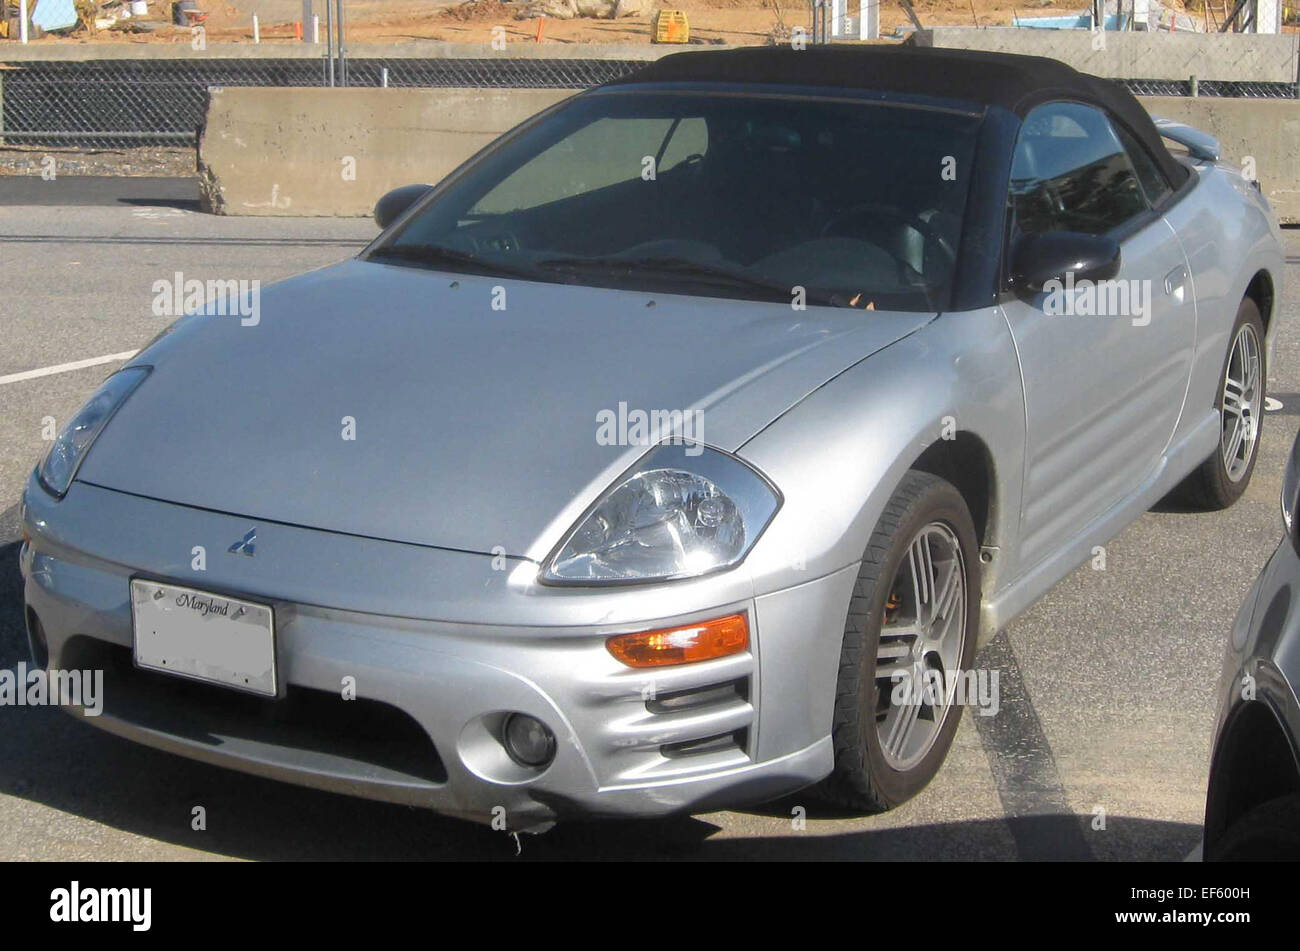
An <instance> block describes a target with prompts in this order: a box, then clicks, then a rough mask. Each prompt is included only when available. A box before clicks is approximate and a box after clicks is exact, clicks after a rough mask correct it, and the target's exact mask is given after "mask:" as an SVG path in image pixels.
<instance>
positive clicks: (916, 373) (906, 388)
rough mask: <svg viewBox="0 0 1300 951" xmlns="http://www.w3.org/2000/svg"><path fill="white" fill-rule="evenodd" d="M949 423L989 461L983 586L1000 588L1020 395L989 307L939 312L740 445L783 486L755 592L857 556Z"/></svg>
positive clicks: (754, 556)
mask: <svg viewBox="0 0 1300 951" xmlns="http://www.w3.org/2000/svg"><path fill="white" fill-rule="evenodd" d="M864 319H868V320H869V319H870V317H869V316H865V315H864ZM954 429H955V431H958V432H963V433H967V434H970V435H973V436H975V437H976V438H978V439H979V440H980V441H981V442H982V443H983V444H984V446H985V447H986V449H987V451H988V455H989V458H991V460H992V463H993V472H992V473H991V479H990V482H991V495H992V498H991V499H990V500H989V501H990V503H991V504H990V506H989V511H990V521H989V525H988V528H987V531H986V532H985V538H984V540H983V544H984V545H985V546H986V547H993V548H996V549H997V551H996V553H995V555H994V557H993V559H992V561H991V562H990V563H988V564H987V565H986V566H985V568H984V585H983V588H984V592H985V594H986V596H987V594H988V593H989V592H991V591H993V590H996V588H997V586H998V584H999V579H1000V578H1002V577H1004V576H1009V575H1010V573H1011V572H1010V569H1011V568H1013V567H1014V559H1015V554H1016V536H1017V530H1018V521H1019V512H1020V493H1021V483H1022V481H1023V474H1024V473H1023V458H1024V439H1025V406H1024V392H1023V388H1022V385H1021V378H1020V369H1019V365H1018V363H1017V360H1016V353H1015V346H1014V344H1013V342H1012V339H1011V334H1010V331H1009V329H1008V328H1007V325H1006V321H1005V318H1004V317H1003V316H1002V314H1001V312H1000V311H999V310H998V309H997V308H993V307H990V308H985V309H980V310H975V311H967V312H964V313H953V314H946V315H943V316H942V317H940V318H939V319H937V320H935V321H932V322H931V323H929V324H927V325H926V326H925V327H923V328H921V329H920V330H918V331H916V332H915V333H913V334H911V335H909V336H907V337H905V338H903V339H902V340H899V341H897V342H895V343H894V344H892V345H890V346H888V347H886V348H885V349H884V350H881V351H880V352H878V353H876V354H875V355H874V356H872V357H870V358H868V359H867V360H864V361H862V362H861V363H858V364H856V365H854V366H853V367H851V368H850V369H849V370H847V371H845V372H844V373H841V374H840V375H839V376H837V377H835V378H834V379H832V380H831V381H829V382H828V383H826V384H825V385H823V386H822V387H820V388H818V389H817V390H815V391H814V392H813V393H811V394H809V395H808V396H807V397H806V398H805V399H803V400H802V401H801V402H800V403H798V404H797V405H795V406H794V407H793V408H791V409H790V410H788V411H787V412H786V413H785V414H784V415H782V416H781V417H780V418H779V419H778V420H776V421H775V422H774V423H773V424H771V425H770V426H768V427H767V428H766V429H764V430H763V431H762V432H761V433H759V434H758V435H756V436H754V437H753V438H752V439H750V440H749V441H748V442H747V443H746V444H745V445H744V446H743V447H742V448H741V450H740V454H741V455H743V456H744V457H745V458H747V459H749V460H750V461H751V462H753V463H754V464H755V465H757V466H758V467H759V468H760V469H761V470H762V471H763V472H765V473H766V474H767V475H768V476H769V477H770V478H771V479H772V480H773V481H774V482H775V483H776V484H777V485H778V486H779V487H780V488H781V491H782V492H783V493H784V495H785V504H784V506H783V507H782V509H781V511H780V512H779V513H778V514H777V516H776V518H775V519H773V521H772V524H771V525H770V526H769V527H768V529H767V532H766V533H765V534H764V536H763V539H762V540H761V542H760V543H759V544H758V545H757V546H756V547H755V549H754V551H753V552H751V553H750V556H749V559H748V566H749V569H750V571H751V574H752V576H753V578H754V583H755V593H756V594H759V595H761V594H762V593H764V592H766V591H774V590H779V589H780V588H783V587H788V586H789V585H790V584H792V583H797V581H798V580H799V579H800V578H801V577H802V578H803V579H805V580H806V579H812V578H816V577H820V576H822V575H827V574H830V573H831V572H834V571H836V570H838V569H840V568H843V567H845V566H847V565H851V564H856V563H857V562H859V561H861V559H862V554H863V552H864V551H865V549H866V546H867V542H868V541H869V540H870V538H871V533H872V531H873V530H874V529H875V526H876V523H877V521H878V520H879V518H880V514H881V511H882V510H883V508H884V506H885V504H886V502H887V501H888V500H889V498H890V496H891V495H892V494H893V492H894V490H895V489H896V488H897V486H898V484H899V482H900V481H901V480H902V478H903V475H904V474H905V473H906V472H907V471H908V469H909V468H911V467H912V465H913V463H915V461H916V460H917V458H918V457H919V456H920V455H921V453H922V452H924V451H925V450H926V448H927V447H929V446H931V445H932V444H934V443H936V442H938V441H940V440H942V439H943V438H944V436H945V435H946V434H947V435H948V436H949V438H951V434H952V433H953V431H954Z"/></svg>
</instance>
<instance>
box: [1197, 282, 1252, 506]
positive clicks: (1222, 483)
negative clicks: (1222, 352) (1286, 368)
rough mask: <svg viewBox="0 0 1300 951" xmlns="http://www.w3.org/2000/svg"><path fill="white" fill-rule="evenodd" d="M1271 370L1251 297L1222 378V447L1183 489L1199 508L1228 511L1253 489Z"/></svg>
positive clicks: (1235, 330)
mask: <svg viewBox="0 0 1300 951" xmlns="http://www.w3.org/2000/svg"><path fill="white" fill-rule="evenodd" d="M1267 380H1268V367H1267V365H1266V363H1265V358H1264V322H1263V320H1262V319H1261V318H1260V316H1259V308H1258V307H1257V306H1256V305H1255V302H1254V301H1253V300H1251V299H1250V298H1249V297H1247V298H1246V299H1244V300H1243V301H1242V302H1241V306H1240V307H1238V308H1237V320H1236V323H1235V324H1233V327H1232V336H1231V338H1230V343H1229V344H1228V355H1227V357H1226V359H1225V360H1224V361H1223V373H1222V375H1221V376H1220V377H1219V393H1218V399H1217V400H1216V402H1215V405H1216V408H1217V409H1218V410H1219V422H1220V429H1219V448H1218V450H1217V451H1216V452H1215V453H1214V454H1213V455H1212V456H1210V458H1208V459H1206V460H1205V461H1204V462H1203V463H1201V466H1200V468H1198V469H1197V470H1196V471H1195V472H1193V473H1192V474H1191V475H1190V476H1188V477H1187V479H1186V481H1184V482H1183V484H1182V485H1181V486H1180V487H1179V489H1180V492H1179V494H1180V495H1181V496H1182V498H1183V500H1184V501H1186V502H1188V503H1190V504H1191V505H1193V506H1195V507H1196V508H1199V509H1206V510H1215V509H1226V508H1227V507H1228V506H1230V505H1232V503H1234V502H1236V501H1237V499H1239V498H1241V496H1242V493H1244V492H1245V491H1246V486H1248V485H1250V477H1251V474H1252V473H1253V472H1254V471H1255V457H1256V456H1257V455H1258V451H1257V450H1258V447H1259V436H1260V431H1261V429H1262V427H1263V422H1264V395H1265V386H1266V383H1267Z"/></svg>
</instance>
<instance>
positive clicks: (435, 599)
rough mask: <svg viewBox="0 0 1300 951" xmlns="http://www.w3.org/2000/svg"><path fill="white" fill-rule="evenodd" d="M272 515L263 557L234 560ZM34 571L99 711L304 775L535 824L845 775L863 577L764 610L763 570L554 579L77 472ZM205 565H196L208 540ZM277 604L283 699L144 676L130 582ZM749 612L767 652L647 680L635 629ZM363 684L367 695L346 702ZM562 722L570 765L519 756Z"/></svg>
mask: <svg viewBox="0 0 1300 951" xmlns="http://www.w3.org/2000/svg"><path fill="white" fill-rule="evenodd" d="M250 526H256V528H257V554H256V557H253V558H247V557H243V556H240V555H237V554H231V553H228V551H227V548H228V547H229V545H230V544H231V543H232V542H233V541H235V540H238V539H239V538H241V537H242V536H243V535H244V533H245V532H247V530H248V529H249V527H250ZM24 528H25V531H26V533H27V534H28V535H29V536H30V538H31V541H30V542H29V543H28V544H27V545H25V546H24V550H23V552H22V558H21V564H22V570H23V574H24V578H25V599H26V603H27V617H28V627H29V636H31V637H32V638H33V639H34V641H39V642H43V644H42V643H36V644H34V653H35V654H36V655H37V656H38V657H40V656H41V653H42V652H44V653H45V655H46V657H47V658H48V664H49V666H50V667H52V668H57V669H66V670H84V669H102V670H104V671H105V688H104V697H103V709H102V712H101V713H100V714H99V715H98V716H86V715H85V711H74V712H78V713H79V715H82V716H83V718H84V722H86V723H88V724H90V725H93V726H96V727H98V728H100V729H104V730H107V731H109V732H112V733H116V734H118V735H120V736H124V737H127V738H129V739H133V740H136V741H139V742H142V743H145V744H148V745H151V746H155V747H158V748H160V749H164V750H168V751H170V752H174V753H179V754H181V755H184V756H189V757H192V758H195V759H199V760H203V761H206V762H209V763H214V764H217V765H221V766H226V767H230V768H233V769H238V770H242V771H245V772H249V773H254V774H257V775H262V776H267V777H271V778H275V779H280V780H286V781H289V782H295V783H300V784H302V785H307V786H313V787H317V788H321V789H327V790H332V791H337V792H343V793H349V794H353V795H359V796H365V797H368V798H374V799H380V800H385V801H390V802H399V803H405V804H410V805H417V806H422V807H427V808H430V809H433V810H436V811H438V812H442V813H445V814H449V815H455V816H460V817H464V818H469V819H475V820H480V821H493V820H499V821H503V822H504V823H505V825H506V827H508V828H511V829H539V828H544V827H546V826H547V825H549V824H550V823H551V822H553V821H555V820H556V819H557V818H563V817H577V816H651V815H662V814H667V813H672V812H678V811H700V810H706V809H710V808H717V807H721V806H725V805H735V804H739V803H741V802H746V801H759V800H762V799H769V798H773V797H776V796H779V795H782V794H785V793H788V792H792V791H794V790H797V789H799V788H801V787H804V786H807V785H809V784H812V783H814V782H816V781H818V780H819V779H821V778H822V777H823V776H825V775H826V774H827V773H828V772H829V771H830V769H831V765H832V748H831V743H830V738H829V734H830V726H831V709H832V702H833V697H834V687H835V678H836V671H837V667H838V660H839V648H840V641H841V636H842V632H843V626H844V619H845V614H846V611H847V607H848V602H849V595H850V591H851V589H852V585H853V582H854V579H855V577H856V566H849V567H847V568H845V569H842V570H840V571H838V572H835V573H832V574H830V575H827V576H824V577H821V578H816V579H809V580H807V581H805V582H803V583H801V584H796V585H793V586H791V587H788V588H785V589H782V590H779V591H776V592H774V593H772V594H767V595H763V596H761V597H754V596H753V585H752V583H751V582H750V581H749V579H748V578H747V577H745V576H744V575H743V573H742V572H728V573H726V574H725V575H723V576H716V577H714V578H710V579H700V580H699V581H694V582H687V583H678V584H675V585H660V586H648V587H640V588H637V589H635V590H633V589H628V590H625V591H623V592H609V591H592V590H586V591H583V590H580V589H557V588H548V587H545V586H541V585H538V584H536V583H535V580H534V577H535V574H536V565H535V564H533V563H531V562H527V561H523V560H519V559H506V558H493V557H492V556H489V555H479V554H471V553H465V552H450V551H446V550H442V549H434V548H426V547H422V546H415V545H407V544H398V543H391V542H382V541H376V540H373V539H365V538H358V537H355V536H342V535H337V534H334V533H330V532H323V531H317V530H312V529H305V528H299V527H295V526H287V525H279V524H275V523H269V522H265V521H260V520H255V519H248V518H242V517H237V516H231V515H226V514H221V513H215V512H207V511H203V510H199V509H193V508H188V507H185V506H180V505H173V504H168V503H163V502H159V501H156V500H152V499H144V498H140V497H137V496H132V495H129V494H125V493H121V492H115V491H112V490H108V489H104V488H100V487H97V486H93V485H88V484H83V483H77V484H74V486H73V487H72V490H71V491H70V492H69V493H68V495H67V496H66V497H65V498H64V499H63V500H62V501H55V500H54V499H52V498H50V497H49V496H48V495H46V494H45V493H44V492H43V491H42V490H41V489H40V488H39V487H38V486H37V485H36V484H35V483H34V481H31V482H29V484H28V488H27V493H26V496H25V500H24ZM200 548H201V549H202V550H203V560H204V561H205V562H206V564H205V565H204V570H195V568H194V567H193V565H194V564H196V556H197V550H198V549H200ZM141 575H143V576H146V577H151V578H155V579H158V580H167V581H172V582H175V583H179V584H184V585H188V586H191V587H196V588H200V589H205V590H211V591H214V592H220V593H227V594H230V595H234V596H244V597H248V598H251V599H254V600H261V601H266V602H269V603H271V604H272V605H273V607H274V611H275V618H276V632H277V662H278V667H279V672H280V679H281V681H282V682H283V683H284V684H285V688H284V690H283V692H282V693H283V695H282V696H281V697H280V698H277V699H274V700H264V699H260V698H253V697H249V696H246V695H243V694H239V693H237V692H235V691H230V690H226V689H224V688H220V687H210V686H207V685H200V684H193V683H191V682H188V681H183V680H180V679H178V678H173V677H168V676H166V675H158V674H153V673H150V672H146V671H142V670H138V669H136V668H135V667H134V665H133V663H132V660H131V644H132V630H131V612H130V604H129V579H130V578H131V577H135V576H141ZM738 611H744V612H748V615H749V618H750V637H751V648H750V651H748V652H746V653H744V654H739V655H735V656H732V657H727V658H722V659H719V660H716V661H709V662H705V663H699V664H691V665H684V666H681V667H675V668H661V669H658V670H652V671H646V670H632V669H629V668H626V667H623V666H622V665H621V664H619V663H618V662H617V661H615V660H614V659H613V658H612V657H611V656H610V655H609V653H608V652H607V651H606V650H605V648H604V641H605V639H606V638H607V637H608V636H610V635H612V634H615V633H624V632H627V631H632V630H644V629H649V628H653V627H664V626H671V625H675V624H680V623H689V622H691V621H697V620H702V619H704V618H707V617H714V616H718V615H720V614H730V613H735V612H738ZM347 688H352V689H353V690H354V692H355V697H356V698H357V700H345V699H344V693H345V690H346V689H347ZM510 712H521V713H526V714H529V715H531V716H535V717H537V718H538V719H541V720H542V721H543V722H545V723H547V724H548V725H549V726H550V728H551V729H552V731H553V732H554V733H555V735H556V738H557V752H556V756H555V759H554V761H553V762H552V763H551V764H550V765H549V766H548V767H546V768H545V769H542V770H533V769H530V768H527V767H524V766H520V765H519V764H516V763H515V762H514V761H513V760H511V759H510V758H509V757H508V756H507V754H506V753H505V750H504V748H503V747H502V745H501V743H500V741H499V733H500V727H501V723H502V721H503V719H504V717H505V715H506V714H508V713H510Z"/></svg>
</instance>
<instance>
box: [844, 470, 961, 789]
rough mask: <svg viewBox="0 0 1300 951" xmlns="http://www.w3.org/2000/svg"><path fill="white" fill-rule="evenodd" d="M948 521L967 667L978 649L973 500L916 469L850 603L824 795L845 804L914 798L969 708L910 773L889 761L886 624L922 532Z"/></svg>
mask: <svg viewBox="0 0 1300 951" xmlns="http://www.w3.org/2000/svg"><path fill="white" fill-rule="evenodd" d="M931 522H941V523H942V524H944V525H945V526H946V527H947V528H949V529H950V530H951V531H952V532H953V534H954V535H955V536H956V538H957V541H958V544H959V546H960V550H961V553H962V560H963V562H964V566H965V573H966V575H965V576H966V585H965V600H966V604H965V624H966V627H965V642H964V644H963V647H962V653H961V663H960V668H961V669H962V670H969V669H970V666H971V661H972V660H973V658H974V655H975V642H976V638H977V632H978V627H977V625H978V617H979V611H978V606H979V602H980V594H979V592H980V584H979V577H980V568H979V545H978V542H977V541H976V538H975V526H974V524H973V522H972V520H971V516H970V511H969V510H968V509H967V507H966V503H965V501H964V500H963V499H962V497H961V493H959V492H958V491H957V490H956V489H955V488H954V487H953V486H952V485H951V484H950V483H948V482H946V481H944V480H943V479H940V478H939V477H938V476H934V475H930V474H929V473H925V472H916V471H912V472H908V473H907V475H906V476H904V478H903V481H902V483H901V484H900V485H899V487H898V489H897V490H896V491H895V492H894V495H893V497H892V498H891V499H890V500H889V503H888V504H887V505H886V506H885V510H884V512H883V513H882V514H881V516H880V521H879V522H878V523H877V525H876V529H875V532H874V533H873V534H872V536H871V540H870V542H869V543H868V544H867V550H866V552H865V553H864V554H863V557H862V566H861V568H860V569H859V571H858V579H857V583H856V584H855V586H854V588H853V597H852V599H851V602H850V605H849V612H848V618H847V620H846V622H845V627H844V641H843V646H842V648H841V651H840V669H839V678H838V683H837V684H836V692H835V712H834V719H833V722H832V740H833V743H834V749H835V768H834V770H833V771H832V772H831V775H830V776H829V777H827V778H826V780H824V781H823V783H822V785H821V787H820V790H819V791H820V793H821V794H822V795H823V796H824V798H826V799H828V800H830V801H831V802H834V803H836V804H838V805H841V806H847V807H849V808H851V809H854V810H859V811H866V812H883V811H885V810H886V809H892V808H893V807H895V806H897V805H899V804H901V803H903V802H906V801H907V800H908V799H911V798H912V797H913V796H915V795H916V794H917V793H918V792H920V791H921V790H922V789H924V788H925V786H926V784H928V783H929V782H930V780H931V779H933V778H934V775H935V774H936V773H937V772H938V771H939V767H940V766H941V765H942V764H943V760H944V758H945V757H946V756H947V754H948V749H949V747H950V746H951V745H952V738H953V735H954V734H955V733H956V732H957V724H958V722H959V721H960V719H961V707H960V706H959V705H953V706H951V707H950V708H949V710H948V714H947V716H946V717H945V718H944V720H943V723H942V726H941V727H940V729H939V730H938V733H937V736H936V737H935V740H934V745H933V746H932V747H931V748H930V750H929V752H927V753H926V754H925V755H924V757H923V758H922V759H921V760H920V761H919V762H918V763H916V764H915V765H913V766H911V767H910V768H908V769H907V770H905V771H900V770H897V769H894V768H893V767H891V766H890V765H889V763H888V762H887V761H886V759H885V755H884V753H883V751H882V749H881V742H880V736H879V733H878V730H877V726H876V712H877V704H878V702H880V699H881V697H880V693H879V691H880V690H881V686H880V684H881V682H880V681H877V679H876V670H877V660H876V658H877V653H878V649H879V644H880V629H881V625H882V623H883V619H884V616H885V610H886V603H887V601H888V599H889V598H890V593H891V589H892V587H893V583H894V579H895V577H896V575H897V574H898V571H899V567H900V565H902V563H903V559H904V558H905V557H906V556H907V551H908V548H909V546H910V544H911V542H912V540H913V539H914V538H915V537H916V536H917V534H918V533H919V532H920V531H921V530H922V528H924V527H925V526H927V525H929V524H930V523H931Z"/></svg>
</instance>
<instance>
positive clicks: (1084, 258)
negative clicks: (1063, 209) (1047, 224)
mask: <svg viewBox="0 0 1300 951" xmlns="http://www.w3.org/2000/svg"><path fill="white" fill-rule="evenodd" d="M1119 253H1120V252H1119V242H1118V241H1115V240H1113V239H1111V238H1103V237H1100V236H1098V235H1092V234H1080V233H1079V232H1077V231H1047V232H1044V233H1043V234H1027V235H1025V236H1024V237H1023V238H1021V239H1020V242H1019V243H1018V244H1017V245H1016V248H1015V252H1014V254H1013V255H1012V258H1011V280H1012V284H1013V286H1014V287H1015V289H1016V290H1017V291H1019V292H1029V293H1036V292H1038V291H1041V290H1042V289H1043V285H1044V284H1046V283H1048V282H1049V281H1061V282H1062V283H1065V281H1066V277H1067V275H1072V279H1073V280H1074V281H1076V282H1077V281H1104V280H1108V279H1109V278H1112V277H1114V276H1115V275H1116V274H1118V273H1119Z"/></svg>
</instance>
